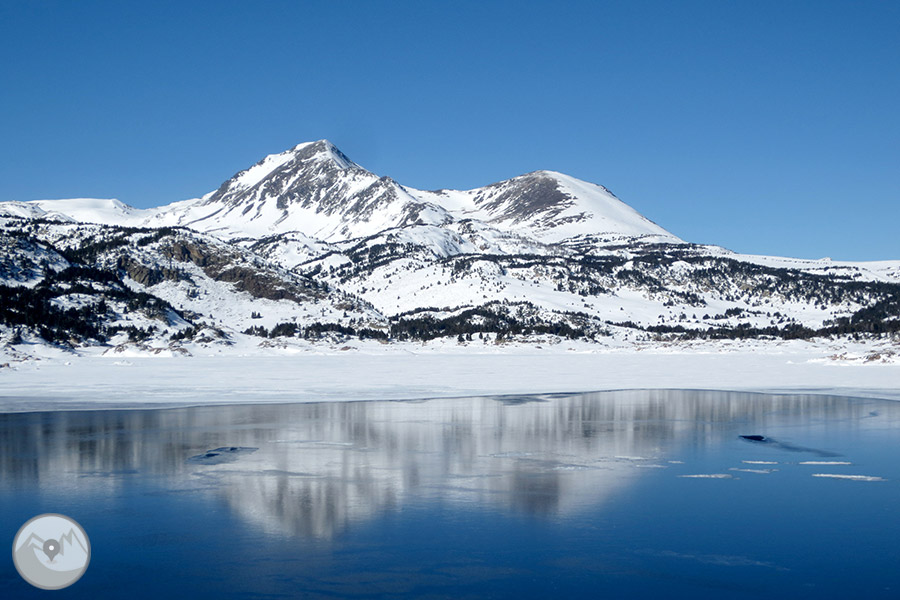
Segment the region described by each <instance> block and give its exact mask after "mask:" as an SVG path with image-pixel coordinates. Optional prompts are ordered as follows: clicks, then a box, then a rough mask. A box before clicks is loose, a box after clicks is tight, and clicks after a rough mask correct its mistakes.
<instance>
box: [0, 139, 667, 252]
mask: <svg viewBox="0 0 900 600" xmlns="http://www.w3.org/2000/svg"><path fill="white" fill-rule="evenodd" d="M0 215H10V216H22V217H43V218H56V219H62V220H65V219H70V220H72V221H79V222H86V223H100V224H106V225H123V226H132V227H140V226H149V227H159V226H166V225H170V226H171V225H179V226H187V227H191V228H193V229H196V230H198V231H203V232H207V233H213V234H215V235H219V236H220V237H225V238H244V237H257V238H258V237H265V236H269V235H276V234H285V233H294V232H299V233H301V234H303V235H305V236H307V237H310V238H312V239H314V240H321V241H328V242H338V241H343V240H348V239H353V238H359V237H365V236H370V235H374V234H377V233H379V232H381V231H384V230H386V229H390V228H395V227H404V226H408V225H423V224H424V225H435V226H446V225H449V224H452V223H455V222H459V221H471V220H476V221H482V222H484V223H486V224H488V225H489V226H491V227H493V228H497V229H500V230H509V229H512V228H514V229H515V230H516V233H517V234H518V235H527V236H531V237H533V238H534V239H535V240H536V241H540V242H542V243H547V242H550V243H553V242H557V241H560V240H563V239H565V238H569V237H572V236H579V235H601V236H654V237H658V238H659V240H660V241H667V242H679V241H680V240H679V239H678V238H677V237H675V236H673V235H672V234H670V233H669V232H667V231H666V230H665V229H663V228H662V227H660V226H658V225H656V224H655V223H653V222H652V221H650V220H649V219H646V218H645V217H643V216H641V215H640V214H638V213H637V212H636V211H635V210H634V209H632V208H631V207H629V206H628V205H626V204H625V203H623V202H622V201H620V200H619V199H618V198H616V197H615V196H614V195H613V194H611V193H610V192H609V190H607V189H606V188H604V187H602V186H600V185H596V184H593V183H588V182H585V181H581V180H579V179H576V178H574V177H570V176H568V175H564V174H562V173H557V172H554V171H536V172H534V173H528V174H526V175H521V176H519V177H514V178H512V179H509V180H506V181H501V182H498V183H494V184H491V185H488V186H486V187H482V188H476V189H472V190H465V191H460V190H441V191H438V192H428V191H423V190H416V189H413V188H408V187H405V186H403V185H401V184H399V183H397V182H395V181H394V180H392V179H391V178H390V177H379V176H378V175H375V174H374V173H371V172H370V171H367V170H366V169H364V168H362V167H360V166H359V165H357V164H356V163H354V162H353V161H352V160H350V159H349V158H347V156H346V155H344V154H343V153H342V152H341V151H340V150H338V149H337V148H336V147H335V146H334V145H333V144H331V143H330V142H328V141H327V140H319V141H317V142H307V143H302V144H298V145H297V146H294V147H293V148H291V149H290V150H287V151H285V152H281V153H278V154H271V155H269V156H266V157H265V158H263V159H262V160H260V161H259V162H258V163H256V164H255V165H253V166H252V167H250V168H248V169H246V170H244V171H241V172H239V173H237V174H235V175H234V176H233V177H232V178H230V179H229V180H228V181H226V182H224V183H223V184H222V185H221V186H220V187H219V188H218V189H217V190H215V191H213V192H210V193H208V194H205V195H204V196H202V197H200V198H196V199H192V200H183V201H179V202H174V203H171V204H168V205H165V206H160V207H156V208H151V209H145V210H140V209H136V208H133V207H131V206H128V205H126V204H124V203H122V202H120V201H118V200H99V199H90V198H80V199H67V200H40V201H32V202H27V203H21V202H14V203H9V202H8V203H0Z"/></svg>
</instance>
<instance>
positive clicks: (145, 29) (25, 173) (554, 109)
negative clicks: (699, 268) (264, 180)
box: [0, 0, 900, 260]
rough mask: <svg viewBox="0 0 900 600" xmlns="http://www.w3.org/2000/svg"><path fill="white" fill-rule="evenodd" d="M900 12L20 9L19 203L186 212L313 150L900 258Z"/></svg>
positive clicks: (1, 111)
mask: <svg viewBox="0 0 900 600" xmlns="http://www.w3.org/2000/svg"><path fill="white" fill-rule="evenodd" d="M898 31H900V3H898V2H888V1H876V0H870V1H861V2H855V1H854V2H850V1H847V2H834V1H828V0H816V1H809V2H793V1H790V0H778V1H768V0H753V1H749V0H748V1H742V2H736V1H729V0H710V1H702V2H700V1H683V2H678V1H668V0H667V1H649V0H648V1H642V0H628V1H621V2H602V1H594V2H562V3H556V2H555V3H550V2H527V1H517V2H463V1H454V2H428V1H418V2H409V3H404V2H299V1H298V2H281V1H262V2H231V1H228V0H216V1H215V2H187V1H183V0H182V1H178V2H120V1H115V2H94V1H90V0H84V1H80V2H71V1H66V2H49V1H41V0H34V1H25V0H21V1H19V0H7V1H5V2H2V3H0V58H2V60H0V201H2V200H32V199H39V198H60V197H79V196H88V197H115V198H119V199H121V200H122V201H124V202H127V203H129V204H132V205H134V206H138V207H147V206H154V205H159V204H165V203H168V202H171V201H175V200H180V199H184V198H191V197H196V196H199V195H201V194H203V193H206V192H208V191H210V190H212V189H215V188H216V187H217V186H218V185H219V184H220V183H221V182H222V181H224V180H225V179H227V178H228V177H230V176H231V175H232V174H233V173H235V172H236V171H239V170H241V169H243V168H246V167H248V166H250V165H252V164H253V163H255V162H256V161H257V160H259V159H260V158H262V157H263V156H265V155H266V154H271V153H275V152H280V151H282V150H285V149H287V148H289V147H291V146H293V145H294V144H296V143H298V142H301V141H309V140H316V139H321V138H327V139H330V140H331V141H332V142H334V143H335V144H336V145H337V146H338V147H340V148H341V149H342V150H343V151H344V152H345V153H346V154H347V155H348V156H349V157H350V158H352V159H353V160H354V161H356V162H357V163H359V164H361V165H362V166H364V167H366V168H368V169H369V170H371V171H374V172H376V173H378V174H381V175H390V176H392V177H393V178H395V179H396V180H398V181H400V182H401V183H404V184H406V185H410V186H413V187H418V188H425V189H435V188H445V187H446V188H471V187H476V186H480V185H485V184H488V183H491V182H494V181H498V180H501V179H505V178H508V177H512V176H515V175H518V174H521V173H525V172H528V171H533V170H536V169H552V170H558V171H563V172H565V173H568V174H571V175H574V176H576V177H579V178H581V179H586V180H589V181H593V182H596V183H600V184H603V185H605V186H606V187H608V188H610V189H611V190H612V191H613V192H614V193H615V194H616V195H618V196H619V197H620V198H621V199H622V200H623V201H625V202H626V203H628V204H630V205H631V206H633V207H635V208H636V209H637V210H639V211H640V212H641V213H642V214H644V215H645V216H647V217H648V218H650V219H652V220H654V221H656V222H657V223H659V224H660V225H662V226H663V227H665V228H667V229H668V230H670V231H672V232H673V233H675V234H676V235H679V236H681V237H682V238H684V239H686V240H689V241H695V242H702V243H716V244H719V245H723V246H725V247H727V248H731V249H733V250H736V251H741V252H751V253H761V254H778V255H787V256H799V257H805V258H819V257H822V256H831V257H833V258H836V259H855V260H867V259H880V258H893V259H898V258H900V241H898V240H900V235H898V223H900V108H898V107H900V67H898V65H900V34H898Z"/></svg>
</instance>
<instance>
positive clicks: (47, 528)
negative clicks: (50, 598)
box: [13, 513, 91, 590]
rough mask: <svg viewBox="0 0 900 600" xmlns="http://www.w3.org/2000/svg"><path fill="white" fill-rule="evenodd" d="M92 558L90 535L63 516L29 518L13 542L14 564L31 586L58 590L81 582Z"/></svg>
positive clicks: (52, 515)
mask: <svg viewBox="0 0 900 600" xmlns="http://www.w3.org/2000/svg"><path fill="white" fill-rule="evenodd" d="M90 559H91V545H90V541H89V540H88V536H87V533H85V531H84V529H83V528H82V527H81V525H79V524H78V523H77V522H76V521H75V520H73V519H71V518H69V517H67V516H65V515H60V514H52V513H51V514H44V515H39V516H37V517H34V518H33V519H30V520H29V521H28V522H27V523H25V524H24V525H23V526H22V527H21V528H20V529H19V533H18V534H16V538H15V540H14V541H13V562H14V563H15V565H16V570H17V571H18V572H19V575H21V576H22V578H23V579H24V580H25V581H27V582H28V583H30V584H31V585H33V586H35V587H38V588H41V589H45V590H58V589H62V588H65V587H68V586H70V585H72V584H73V583H75V582H76V581H78V580H79V579H80V578H81V576H82V575H84V572H85V571H86V570H87V567H88V563H90Z"/></svg>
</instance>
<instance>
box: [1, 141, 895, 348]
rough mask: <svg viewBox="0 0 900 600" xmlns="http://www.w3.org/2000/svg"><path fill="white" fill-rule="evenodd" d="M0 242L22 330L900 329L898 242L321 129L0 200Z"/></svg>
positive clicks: (66, 336) (214, 333)
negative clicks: (208, 185) (632, 195)
mask: <svg viewBox="0 0 900 600" xmlns="http://www.w3.org/2000/svg"><path fill="white" fill-rule="evenodd" d="M0 243H2V245H3V248H4V251H3V253H2V255H0V292H2V294H3V299H4V303H5V305H4V307H3V308H2V309H0V328H2V329H0V335H2V336H3V337H0V340H2V339H5V340H6V344H7V345H9V344H12V343H13V342H16V343H18V342H20V341H21V340H23V339H25V338H27V337H28V335H32V336H35V337H36V338H43V339H44V340H45V341H51V342H54V343H64V344H69V345H73V346H78V345H84V344H97V343H108V344H110V343H111V344H114V345H115V344H118V345H121V344H128V343H141V344H144V345H148V344H149V345H150V346H153V347H154V348H156V349H157V350H160V351H170V350H172V349H173V348H175V349H177V348H179V347H181V345H182V343H183V342H184V341H185V340H194V339H200V340H206V342H207V343H221V344H228V343H230V341H231V340H233V339H235V338H236V337H239V336H241V335H249V336H257V337H266V338H271V337H291V336H298V335H301V336H304V337H307V338H311V339H318V338H320V337H322V336H323V335H324V336H325V337H328V338H329V339H333V340H336V339H339V338H341V337H348V336H349V337H354V336H358V337H375V338H378V339H383V340H403V339H417V340H422V339H426V340H427V339H432V338H436V337H453V338H458V339H459V341H460V342H461V343H467V342H468V341H470V340H471V339H473V335H475V336H477V338H474V339H478V340H482V341H488V340H489V341H491V342H497V341H503V340H506V339H509V338H511V337H516V338H521V339H544V340H547V339H553V338H560V337H581V338H585V339H590V340H594V341H600V342H602V341H603V340H607V341H608V340H618V341H624V340H634V339H644V340H646V339H650V338H667V339H685V338H688V339H690V338H695V337H761V336H762V337H766V336H767V337H813V336H822V335H860V334H890V333H892V332H897V331H898V330H900V261H881V262H877V263H849V262H836V261H830V260H828V259H823V260H820V261H801V260H795V259H788V258H777V257H764V256H742V255H737V254H734V253H732V252H730V251H728V250H725V249H723V248H719V247H716V246H698V245H694V244H690V243H687V242H685V241H683V240H681V239H679V238H678V237H676V236H674V235H672V234H671V233H669V232H667V231H666V230H665V229H663V228H662V227H660V226H658V225H657V224H655V223H653V222H652V221H650V220H648V219H646V218H645V217H643V216H641V215H640V214H638V213H637V212H636V211H634V210H633V209H632V208H630V207H629V206H627V205H626V204H624V203H623V202H621V201H620V200H619V199H618V198H616V197H615V196H614V195H613V194H612V193H610V192H609V191H608V190H606V189H605V188H603V187H602V186H599V185H595V184H592V183H587V182H584V181H580V180H578V179H575V178H573V177H570V176H567V175H564V174H561V173H556V172H552V171H536V172H533V173H528V174H526V175H522V176H519V177H514V178H512V179H509V180H506V181H502V182H499V183H495V184H492V185H488V186H486V187H483V188H477V189H474V190H465V191H459V190H438V191H422V190H416V189H413V188H409V187H405V186H403V185H401V184H400V183H398V182H396V181H394V180H393V179H391V178H389V177H381V176H378V175H375V174H373V173H371V172H369V171H367V170H365V169H364V168H362V167H360V166H359V165H357V164H356V163H354V162H353V161H351V160H350V159H349V158H348V157H347V156H345V155H344V154H343V153H342V152H341V151H340V150H338V149H337V148H335V147H334V146H333V145H332V144H331V143H329V142H327V141H325V140H321V141H318V142H311V143H305V144H299V145H297V146H295V147H294V148H291V149H290V150H288V151H286V152H282V153H280V154H273V155H270V156H267V157H265V158H264V159H262V160H261V161H260V162H258V163H257V164H256V165H254V166H252V167H250V168H249V169H246V170H244V171H241V172H239V173H237V174H236V175H234V176H233V177H231V178H230V179H228V180H227V181H225V182H224V183H223V184H222V185H221V186H220V187H219V188H218V189H217V190H215V191H213V192H210V193H208V194H206V195H204V196H203V197H201V198H197V199H193V200H184V201H180V202H175V203H172V204H169V205H166V206H161V207H157V208H152V209H143V210H140V209H135V208H133V207H130V206H128V205H126V204H124V203H122V202H119V201H118V200H97V199H72V200H40V201H32V202H5V203H0ZM201 332H202V333H201ZM240 332H244V333H243V334H242V333H240ZM23 336H24V337H23ZM129 340H130V341H129ZM216 340H218V341H216ZM163 342H165V343H164V344H163V346H160V344H162V343H163ZM0 343H2V342H0ZM154 344H155V346H154Z"/></svg>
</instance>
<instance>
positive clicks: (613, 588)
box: [0, 390, 900, 599]
mask: <svg viewBox="0 0 900 600" xmlns="http://www.w3.org/2000/svg"><path fill="white" fill-rule="evenodd" d="M741 436H765V437H764V439H763V440H762V441H754V440H749V439H745V438H742V437H741ZM898 448H900V403H897V402H890V401H880V400H873V399H853V398H844V397H835V396H830V397H829V396H815V395H767V394H750V393H738V392H699V391H665V390H653V391H622V392H604V393H593V394H564V395H563V394H560V395H535V396H505V397H495V398H490V397H475V398H456V399H437V400H428V401H395V402H342V403H309V404H280V405H266V404H258V405H230V406H208V407H196V408H169V409H157V410H118V411H109V410H102V411H101V410H98V411H73V412H32V413H15V414H11V413H7V414H0V469H2V471H0V473H2V475H0V514H2V515H3V517H2V532H0V534H2V536H5V539H7V540H9V541H11V540H12V539H13V536H14V535H15V533H16V531H17V529H18V528H19V526H21V525H22V524H23V523H24V522H25V521H26V520H27V519H29V518H31V517H33V516H35V515H37V514H40V513H44V512H57V513H63V514H66V515H68V516H70V517H72V518H74V519H76V520H77V521H78V522H80V523H81V525H82V526H84V528H85V530H86V531H87V533H88V535H89V536H90V541H91V545H92V558H91V563H90V567H89V568H88V570H87V572H86V573H85V575H84V577H83V578H82V579H81V580H80V581H78V582H77V583H76V584H75V585H74V586H73V587H71V588H68V589H66V590H62V591H59V592H56V594H57V595H58V596H59V597H60V598H98V597H128V598H159V597H164V596H166V595H168V596H170V597H218V598H232V597H235V598H237V597H254V598H289V597H298V596H302V597H308V598H378V597H417V598H419V597H435V598H438V597H440V598H448V597H452V598H467V597H471V598H483V597H494V598H504V597H509V598H532V597H533V598H546V597H558V598H567V597H601V596H607V597H626V596H627V597H665V598H675V597H690V598H722V597H729V598H741V597H747V598H750V597H759V596H761V595H763V596H770V597H790V598H822V597H826V596H827V597H841V596H852V597H860V598H867V599H868V598H897V597H898V596H900V570H898V568H897V566H898V565H900V545H898V544H897V540H898V539H900V516H898V514H897V511H898V506H900V460H898V459H900V454H898V451H897V449H898ZM0 564H2V568H0V597H3V598H12V597H15V598H19V597H22V598H28V597H42V596H43V595H46V593H45V592H42V591H40V590H37V589H33V588H30V586H28V584H26V583H25V582H24V581H22V580H21V579H20V578H19V576H18V575H17V574H16V572H15V570H14V568H13V565H12V562H11V560H9V558H7V559H6V560H5V561H2V562H0Z"/></svg>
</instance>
